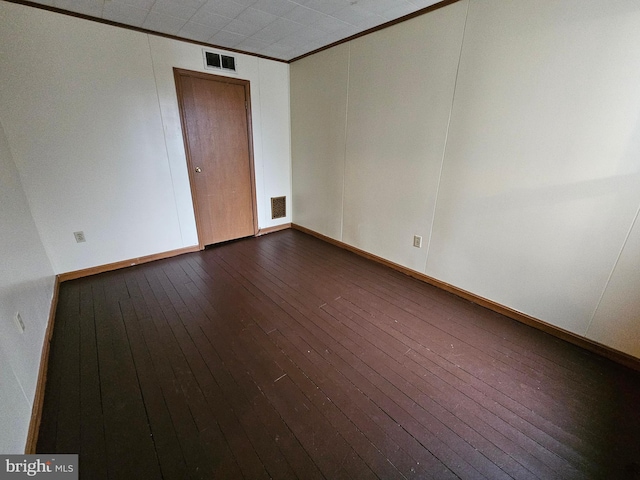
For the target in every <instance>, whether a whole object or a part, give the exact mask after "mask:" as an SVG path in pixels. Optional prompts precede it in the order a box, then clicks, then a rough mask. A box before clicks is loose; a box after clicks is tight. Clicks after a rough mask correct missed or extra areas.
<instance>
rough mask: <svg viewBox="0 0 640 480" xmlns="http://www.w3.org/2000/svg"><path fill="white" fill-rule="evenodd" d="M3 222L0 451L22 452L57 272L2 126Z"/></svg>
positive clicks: (0, 185) (0, 180) (0, 222)
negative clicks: (19, 320)
mask: <svg viewBox="0 0 640 480" xmlns="http://www.w3.org/2000/svg"><path fill="white" fill-rule="evenodd" d="M0 225H2V228H0V251H2V252H3V253H2V255H0V453H3V454H8V453H23V452H24V447H25V442H26V439H27V431H28V429H29V421H30V419H31V409H32V407H33V398H34V394H35V388H36V381H37V377H38V368H39V365H40V354H41V352H42V344H43V340H44V334H45V330H46V325H47V320H48V317H49V308H50V305H51V296H52V293H53V284H54V276H53V269H52V268H51V263H50V262H49V259H48V258H47V255H46V253H45V251H44V247H43V246H42V242H41V241H40V236H39V234H38V231H37V229H36V226H35V223H34V221H33V218H32V216H31V212H30V210H29V205H28V203H27V198H26V196H25V194H24V191H23V189H22V185H21V182H20V178H19V176H18V171H17V169H16V166H15V164H14V162H13V158H12V155H11V151H10V149H9V145H8V143H7V141H6V138H5V134H4V130H3V129H2V125H1V124H0ZM18 312H19V313H20V316H21V317H22V320H23V322H24V324H25V327H26V328H25V331H24V333H21V332H20V330H19V329H18V327H17V325H16V323H15V321H14V317H15V315H16V313H18Z"/></svg>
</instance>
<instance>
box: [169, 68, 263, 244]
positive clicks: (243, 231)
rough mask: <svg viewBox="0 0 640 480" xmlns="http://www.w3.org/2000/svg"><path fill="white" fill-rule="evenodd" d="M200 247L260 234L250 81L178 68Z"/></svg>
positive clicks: (183, 128)
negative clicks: (254, 169)
mask: <svg viewBox="0 0 640 480" xmlns="http://www.w3.org/2000/svg"><path fill="white" fill-rule="evenodd" d="M174 76H175V80H176V89H177V93H178V104H179V106H180V115H181V119H182V130H183V134H184V138H185V148H186V153H187V165H188V168H189V179H190V181H191V193H192V196H193V204H194V209H195V213H196V224H197V228H198V241H199V243H200V247H201V248H202V247H204V246H205V245H210V244H213V243H219V242H224V241H227V240H233V239H236V238H242V237H247V236H250V235H255V234H256V232H257V230H256V228H257V222H256V202H255V189H254V184H255V181H254V172H253V148H252V143H253V142H252V138H251V110H250V103H249V98H250V95H249V82H248V81H246V80H239V79H236V78H228V77H221V76H217V75H209V74H205V73H199V72H191V71H188V70H180V69H174Z"/></svg>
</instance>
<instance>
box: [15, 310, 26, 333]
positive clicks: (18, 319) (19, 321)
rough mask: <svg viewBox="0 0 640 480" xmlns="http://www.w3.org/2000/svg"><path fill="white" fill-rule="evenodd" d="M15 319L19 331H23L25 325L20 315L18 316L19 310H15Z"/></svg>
mask: <svg viewBox="0 0 640 480" xmlns="http://www.w3.org/2000/svg"><path fill="white" fill-rule="evenodd" d="M15 321H16V325H17V326H18V329H19V330H20V333H24V330H25V327H24V322H23V321H22V317H21V316H20V312H16V316H15Z"/></svg>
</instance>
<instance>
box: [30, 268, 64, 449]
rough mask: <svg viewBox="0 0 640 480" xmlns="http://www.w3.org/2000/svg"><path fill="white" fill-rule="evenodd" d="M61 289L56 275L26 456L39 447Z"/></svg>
mask: <svg viewBox="0 0 640 480" xmlns="http://www.w3.org/2000/svg"><path fill="white" fill-rule="evenodd" d="M59 289H60V278H59V277H58V276H57V275H56V278H55V282H54V284H53V295H52V297H51V307H50V308H49V320H48V322H47V329H46V331H45V334H44V342H43V343H42V353H41V354H40V369H39V371H38V382H37V383H36V393H35V396H34V398H33V408H32V409H31V421H30V422H29V432H28V434H27V443H26V445H25V447H24V453H25V454H26V455H32V454H34V453H36V447H37V445H38V433H39V432H40V420H41V419H42V406H43V404H44V389H45V386H46V384H47V370H48V369H49V348H50V346H51V337H52V336H53V324H54V322H55V318H56V308H57V307H58V291H59Z"/></svg>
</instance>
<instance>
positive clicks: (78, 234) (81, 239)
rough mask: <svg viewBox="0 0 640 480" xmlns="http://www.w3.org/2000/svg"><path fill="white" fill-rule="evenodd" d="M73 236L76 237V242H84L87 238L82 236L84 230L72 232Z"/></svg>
mask: <svg viewBox="0 0 640 480" xmlns="http://www.w3.org/2000/svg"><path fill="white" fill-rule="evenodd" d="M73 236H74V237H76V242H77V243H82V242H86V241H87V239H86V238H84V232H82V231H81V232H73Z"/></svg>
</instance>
